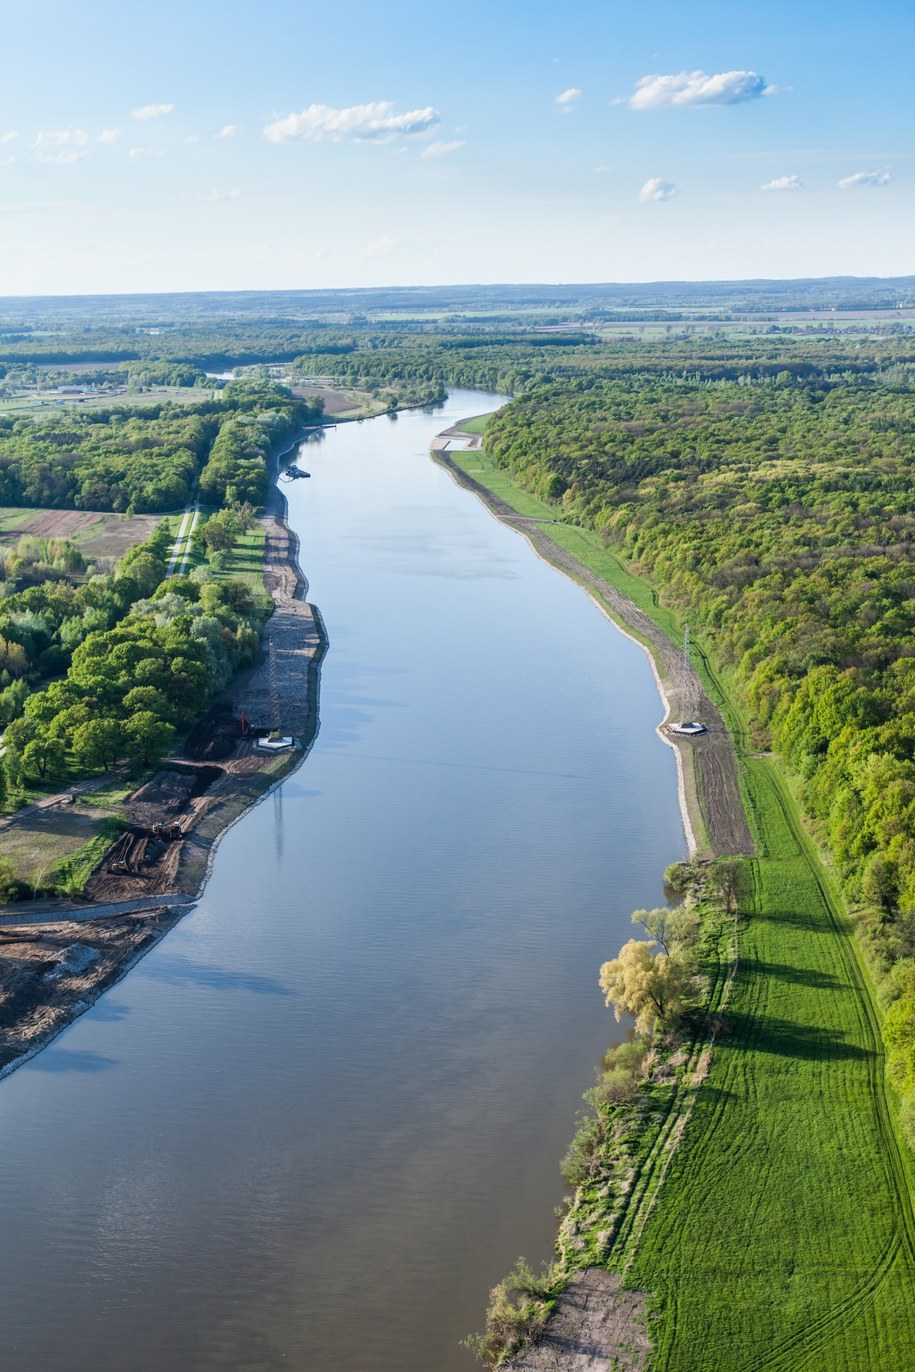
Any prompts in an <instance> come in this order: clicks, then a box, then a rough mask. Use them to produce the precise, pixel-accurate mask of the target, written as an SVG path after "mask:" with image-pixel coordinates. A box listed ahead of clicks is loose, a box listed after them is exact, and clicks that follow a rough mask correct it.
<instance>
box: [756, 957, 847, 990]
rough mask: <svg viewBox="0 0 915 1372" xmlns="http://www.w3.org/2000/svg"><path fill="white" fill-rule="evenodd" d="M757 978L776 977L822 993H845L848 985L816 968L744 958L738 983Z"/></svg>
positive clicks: (764, 959)
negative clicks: (811, 987)
mask: <svg viewBox="0 0 915 1372" xmlns="http://www.w3.org/2000/svg"><path fill="white" fill-rule="evenodd" d="M758 977H778V979H779V980H780V981H788V982H791V984H792V985H794V986H813V987H817V988H819V989H822V990H824V991H847V990H849V989H850V988H849V984H848V982H847V981H843V980H841V979H840V978H839V977H837V976H836V975H835V974H834V973H833V972H825V971H820V970H819V969H818V968H816V967H793V966H792V965H791V964H790V963H788V962H770V961H769V960H768V959H767V958H755V957H752V956H750V957H746V958H744V960H743V961H742V962H741V963H740V965H739V966H738V969H737V979H738V981H750V980H755V979H756V978H758Z"/></svg>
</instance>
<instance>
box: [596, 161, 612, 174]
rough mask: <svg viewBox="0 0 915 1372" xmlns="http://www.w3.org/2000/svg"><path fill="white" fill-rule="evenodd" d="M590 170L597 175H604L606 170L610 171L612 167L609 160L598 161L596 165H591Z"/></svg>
mask: <svg viewBox="0 0 915 1372" xmlns="http://www.w3.org/2000/svg"><path fill="white" fill-rule="evenodd" d="M591 170H592V171H593V172H595V173H596V175H597V176H605V175H606V173H607V172H612V171H613V168H612V167H611V165H610V163H609V162H598V163H597V166H595V167H592V168H591Z"/></svg>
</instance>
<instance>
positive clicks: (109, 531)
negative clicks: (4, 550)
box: [0, 505, 161, 557]
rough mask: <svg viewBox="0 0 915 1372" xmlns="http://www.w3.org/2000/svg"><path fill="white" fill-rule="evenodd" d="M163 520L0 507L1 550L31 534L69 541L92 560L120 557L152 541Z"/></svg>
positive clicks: (70, 511) (145, 517)
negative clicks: (143, 543) (150, 538)
mask: <svg viewBox="0 0 915 1372" xmlns="http://www.w3.org/2000/svg"><path fill="white" fill-rule="evenodd" d="M160 519H161V516H160V515H123V514H109V513H105V512H103V511H97V510H52V509H36V510H33V509H24V508H22V507H20V506H15V507H14V506H8V505H7V506H0V547H2V546H3V544H4V543H12V542H15V541H16V539H18V538H21V537H22V536H23V535H25V534H32V535H34V537H36V538H68V539H70V540H71V541H72V542H73V543H76V544H78V546H79V547H80V549H81V550H82V551H83V552H84V553H86V554H87V555H90V556H93V557H120V556H121V555H122V554H123V553H125V552H126V551H127V549H128V548H132V547H133V545H134V544H135V543H142V542H143V540H144V539H147V538H149V536H150V534H151V533H152V531H153V529H154V528H155V527H156V525H157V524H158V523H159V522H160Z"/></svg>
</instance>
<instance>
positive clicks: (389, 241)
mask: <svg viewBox="0 0 915 1372" xmlns="http://www.w3.org/2000/svg"><path fill="white" fill-rule="evenodd" d="M399 245H400V239H399V238H398V237H397V235H396V234H394V233H386V234H385V235H384V237H383V238H379V239H376V241H375V242H374V243H368V244H367V245H366V246H365V247H364V248H363V250H362V256H363V257H387V255H388V253H392V252H394V251H395V250H396V249H397V248H398V246H399Z"/></svg>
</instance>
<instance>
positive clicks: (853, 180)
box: [836, 167, 893, 191]
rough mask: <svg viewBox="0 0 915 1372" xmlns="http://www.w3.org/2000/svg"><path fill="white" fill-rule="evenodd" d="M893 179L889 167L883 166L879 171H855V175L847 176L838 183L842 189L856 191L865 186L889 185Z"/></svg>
mask: <svg viewBox="0 0 915 1372" xmlns="http://www.w3.org/2000/svg"><path fill="white" fill-rule="evenodd" d="M892 179H893V173H892V172H891V171H890V169H889V167H881V168H880V170H879V171H872V172H855V174H854V176H845V177H843V178H842V180H841V181H837V182H836V185H837V186H838V188H839V190H840V191H856V190H859V189H861V188H862V187H865V186H888V185H889V184H890V182H891V181H892Z"/></svg>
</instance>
